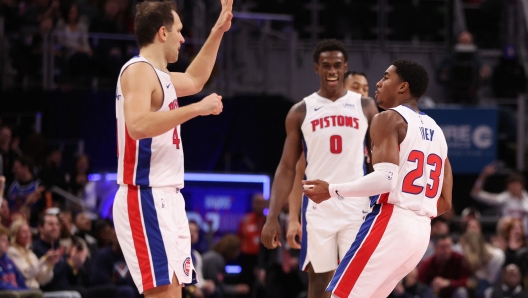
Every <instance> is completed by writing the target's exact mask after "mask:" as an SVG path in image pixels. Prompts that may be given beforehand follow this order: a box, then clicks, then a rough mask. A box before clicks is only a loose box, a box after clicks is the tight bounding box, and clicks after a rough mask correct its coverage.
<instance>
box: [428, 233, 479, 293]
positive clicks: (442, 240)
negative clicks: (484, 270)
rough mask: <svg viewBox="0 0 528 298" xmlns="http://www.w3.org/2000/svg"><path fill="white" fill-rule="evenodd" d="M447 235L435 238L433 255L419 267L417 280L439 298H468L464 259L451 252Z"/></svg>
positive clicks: (449, 239) (468, 274)
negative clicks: (427, 286) (428, 287)
mask: <svg viewBox="0 0 528 298" xmlns="http://www.w3.org/2000/svg"><path fill="white" fill-rule="evenodd" d="M452 246H453V241H452V240H451V237H450V236H449V235H441V236H437V237H436V243H435V251H434V255H432V256H431V257H429V258H428V259H426V260H424V261H422V263H421V264H420V266H419V280H420V281H421V282H422V283H424V284H426V285H429V286H430V287H431V288H432V289H433V292H434V293H435V294H437V295H438V297H439V298H451V297H456V298H462V297H468V292H467V289H466V284H467V280H468V278H469V276H470V271H469V268H468V267H467V265H466V262H465V261H464V257H463V256H462V255H461V254H459V253H457V252H455V251H453V250H452V248H451V247H452Z"/></svg>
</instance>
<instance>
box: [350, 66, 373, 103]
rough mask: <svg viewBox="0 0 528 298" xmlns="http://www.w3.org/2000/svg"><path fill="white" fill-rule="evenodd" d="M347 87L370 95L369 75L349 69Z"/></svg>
mask: <svg viewBox="0 0 528 298" xmlns="http://www.w3.org/2000/svg"><path fill="white" fill-rule="evenodd" d="M345 88H347V89H348V90H350V91H353V92H356V93H359V94H361V95H363V96H364V97H368V96H369V95H368V92H369V85H368V80H367V75H366V74H364V73H362V72H358V71H347V72H346V73H345Z"/></svg>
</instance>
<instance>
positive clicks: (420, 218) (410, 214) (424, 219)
mask: <svg viewBox="0 0 528 298" xmlns="http://www.w3.org/2000/svg"><path fill="white" fill-rule="evenodd" d="M394 211H395V212H396V213H397V214H402V215H404V216H408V217H410V218H412V219H415V220H417V221H421V222H427V223H430V222H431V218H430V217H429V216H427V215H422V214H418V213H416V211H414V210H410V209H406V208H402V207H400V206H398V205H394Z"/></svg>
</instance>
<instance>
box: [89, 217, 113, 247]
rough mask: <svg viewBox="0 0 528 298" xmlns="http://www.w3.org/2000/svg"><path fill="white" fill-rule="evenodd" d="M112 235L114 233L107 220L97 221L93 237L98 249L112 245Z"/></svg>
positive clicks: (110, 223)
mask: <svg viewBox="0 0 528 298" xmlns="http://www.w3.org/2000/svg"><path fill="white" fill-rule="evenodd" d="M112 233H114V227H113V226H112V222H110V221H109V220H108V219H99V220H97V221H96V222H95V224H94V237H95V239H96V240H97V245H98V248H99V249H101V248H104V247H108V246H111V245H112V242H113V240H114V238H113V237H112V235H113V234H112Z"/></svg>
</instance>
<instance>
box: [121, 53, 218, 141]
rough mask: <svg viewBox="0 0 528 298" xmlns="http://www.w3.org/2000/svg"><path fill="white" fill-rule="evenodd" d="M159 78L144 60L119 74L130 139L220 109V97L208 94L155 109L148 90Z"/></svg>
mask: <svg viewBox="0 0 528 298" xmlns="http://www.w3.org/2000/svg"><path fill="white" fill-rule="evenodd" d="M156 88H160V83H159V80H158V78H157V76H156V73H155V72H154V69H153V68H152V66H150V65H149V64H148V63H134V64H132V65H130V66H129V67H127V69H126V70H125V71H124V72H123V74H122V75H121V89H122V91H123V97H124V99H121V100H124V101H125V102H124V113H125V119H126V127H127V131H128V134H129V135H130V137H131V138H132V139H134V140H139V139H144V138H151V137H155V136H159V135H161V134H163V133H165V132H167V131H169V130H171V129H174V127H176V126H178V125H180V124H182V123H183V122H186V121H187V120H189V119H192V118H194V117H196V116H200V115H210V114H215V115H217V114H219V113H220V112H222V101H221V100H222V97H221V96H218V95H217V94H211V95H209V96H207V97H205V98H204V99H203V100H202V101H200V102H197V103H194V104H190V105H188V106H184V107H181V108H178V109H174V110H172V111H167V112H155V111H156V110H158V109H159V107H155V106H152V94H153V93H154V92H155V90H156Z"/></svg>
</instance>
